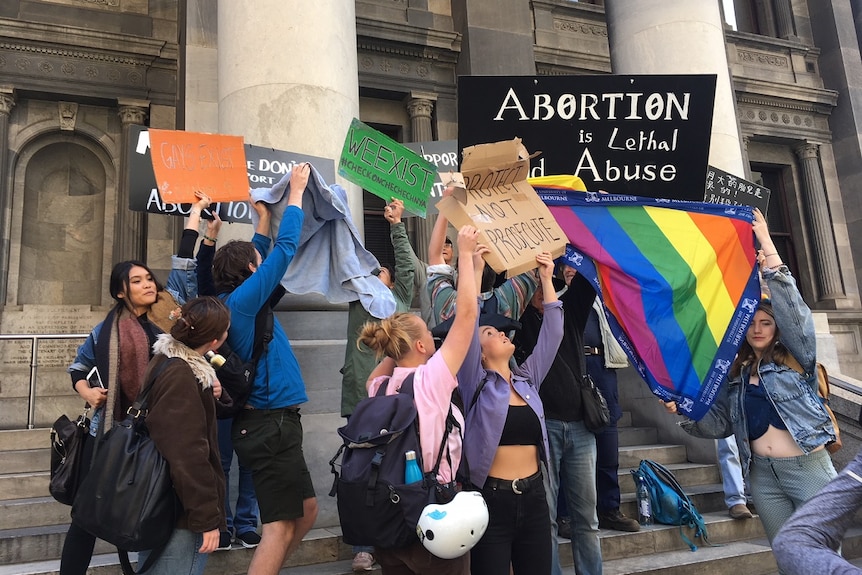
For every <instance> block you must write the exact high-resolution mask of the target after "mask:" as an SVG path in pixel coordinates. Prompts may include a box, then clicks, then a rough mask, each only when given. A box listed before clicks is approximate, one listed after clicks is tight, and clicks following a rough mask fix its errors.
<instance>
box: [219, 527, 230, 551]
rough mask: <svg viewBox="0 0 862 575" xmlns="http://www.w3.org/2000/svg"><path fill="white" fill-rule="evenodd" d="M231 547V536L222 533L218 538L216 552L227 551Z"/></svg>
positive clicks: (225, 532) (226, 532)
mask: <svg viewBox="0 0 862 575" xmlns="http://www.w3.org/2000/svg"><path fill="white" fill-rule="evenodd" d="M230 545H231V536H230V532H228V531H222V532H221V533H219V536H218V547H216V551H228V550H230Z"/></svg>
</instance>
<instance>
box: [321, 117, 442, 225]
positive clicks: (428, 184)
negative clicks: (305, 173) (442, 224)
mask: <svg viewBox="0 0 862 575" xmlns="http://www.w3.org/2000/svg"><path fill="white" fill-rule="evenodd" d="M338 173H339V175H341V176H343V177H345V178H347V179H348V180H350V181H351V182H353V183H354V184H356V185H358V186H362V187H363V188H365V189H366V190H368V191H369V192H371V193H372V194H374V195H375V196H379V197H381V198H383V199H384V200H386V201H389V200H391V199H392V198H397V199H399V200H401V201H403V202H404V208H405V209H406V210H407V211H409V212H411V213H414V214H416V215H418V216H421V217H423V218H424V217H425V210H426V208H427V206H428V198H429V196H430V195H431V189H432V188H433V186H434V176H435V175H436V170H435V169H434V164H432V163H431V162H428V161H427V160H425V159H424V158H422V156H420V155H418V154H417V153H416V152H413V151H412V150H410V149H408V148H406V147H404V146H403V145H401V144H399V143H398V142H396V141H395V140H393V139H392V138H390V137H389V136H386V135H385V134H381V133H380V132H378V131H377V130H375V129H374V128H372V127H370V126H367V125H365V124H363V123H362V122H360V121H359V120H357V119H356V118H354V119H353V122H351V123H350V129H349V130H348V131H347V137H346V138H345V139H344V149H342V150H341V158H340V159H339V161H338Z"/></svg>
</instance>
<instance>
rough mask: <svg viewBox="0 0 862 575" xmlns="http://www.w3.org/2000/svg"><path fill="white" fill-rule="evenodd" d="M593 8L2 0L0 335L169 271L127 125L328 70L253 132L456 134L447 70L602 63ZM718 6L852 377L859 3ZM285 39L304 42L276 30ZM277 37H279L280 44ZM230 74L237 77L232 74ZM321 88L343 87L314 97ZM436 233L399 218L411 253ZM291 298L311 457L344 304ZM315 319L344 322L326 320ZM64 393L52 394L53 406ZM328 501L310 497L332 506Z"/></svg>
mask: <svg viewBox="0 0 862 575" xmlns="http://www.w3.org/2000/svg"><path fill="white" fill-rule="evenodd" d="M605 1H606V2H607V3H608V4H611V3H612V2H614V1H616V2H619V1H620V0H605ZM623 1H624V2H625V8H626V10H628V11H630V12H632V13H635V14H636V13H637V11H638V10H639V9H644V8H642V7H639V4H641V2H639V0H623ZM689 1H691V0H689ZM694 1H696V2H713V1H714V2H719V0H694ZM604 3H605V2H603V1H602V0H595V1H593V2H576V1H570V0H532V1H531V2H527V1H526V0H356V1H355V2H353V5H352V6H350V4H349V0H320V1H319V2H313V3H307V4H309V5H311V6H306V3H304V2H302V1H301V0H284V1H281V0H272V1H269V0H267V1H264V0H256V1H255V2H254V3H247V4H246V3H237V2H236V1H235V0H221V5H220V4H219V0H4V1H3V2H2V4H0V305H2V306H3V307H2V310H0V332H2V333H6V334H9V333H82V332H86V331H88V330H89V329H90V328H91V327H92V326H93V325H94V324H95V323H96V322H97V321H99V320H100V319H101V318H102V317H104V314H105V312H106V310H107V309H108V306H109V305H110V298H109V296H108V293H107V279H108V277H109V274H110V270H111V267H112V265H113V263H115V262H117V261H120V260H123V259H132V258H136V259H143V260H145V261H147V262H148V263H149V264H150V265H151V266H152V267H153V268H155V269H156V270H158V271H161V272H163V273H166V271H167V268H168V267H169V261H170V259H169V256H170V254H171V253H172V251H173V250H174V249H175V245H176V239H177V237H178V232H179V228H180V226H181V222H180V221H179V219H178V218H171V217H168V216H156V215H144V214H141V213H137V212H130V211H129V210H128V209H126V206H127V205H128V174H127V168H126V163H127V160H126V158H125V156H124V154H126V153H127V150H128V142H127V138H128V127H129V126H130V125H133V124H142V125H147V126H151V127H157V128H169V129H173V128H177V129H187V130H192V131H206V132H219V131H232V130H234V129H235V128H234V126H237V125H244V124H243V123H244V122H246V123H251V122H252V121H256V119H255V118H253V117H251V116H253V115H260V114H257V111H255V110H253V106H252V105H251V104H249V106H247V108H248V109H245V107H244V106H243V105H242V104H241V103H237V102H236V101H235V99H233V98H234V96H235V95H236V94H250V93H251V92H252V90H253V85H254V84H255V82H257V83H258V84H262V85H266V84H267V82H269V83H270V85H271V90H272V91H271V92H268V93H267V94H266V95H264V96H256V97H258V98H261V97H263V98H270V99H271V100H272V102H273V106H276V105H278V102H279V101H280V100H281V99H282V94H280V93H276V91H277V90H278V89H279V88H278V86H279V85H287V84H291V83H293V84H302V82H301V81H297V79H296V78H295V77H291V75H290V72H291V70H300V71H301V74H300V75H306V76H313V75H315V74H317V75H322V76H323V75H325V73H326V72H327V70H330V69H331V70H333V71H334V72H333V73H332V74H331V76H333V77H329V78H315V79H314V80H313V81H312V80H309V82H308V84H309V85H311V84H314V86H311V87H309V85H306V86H304V87H303V89H302V90H300V91H299V92H298V93H299V94H300V95H299V96H298V101H299V102H301V103H302V105H303V106H304V107H305V108H304V109H307V114H309V115H312V116H315V117H316V118H318V119H320V118H330V123H331V124H333V125H332V126H324V127H323V128H319V127H317V126H314V125H313V124H312V123H310V122H309V121H308V119H307V118H303V117H302V116H303V115H304V114H305V113H306V112H304V111H299V112H297V111H296V110H292V109H290V107H289V105H285V107H283V108H280V109H278V110H276V112H275V118H276V121H273V120H272V119H270V120H268V121H269V122H270V124H271V126H269V127H270V128H271V130H263V129H261V127H260V126H256V127H255V130H254V133H255V134H260V135H259V136H256V137H259V138H260V139H261V140H266V141H252V140H250V139H248V138H249V137H248V136H247V141H248V143H252V144H258V145H268V146H274V147H281V148H283V149H290V150H291V151H295V152H299V153H307V154H314V155H318V156H323V157H332V158H335V157H337V152H338V150H340V146H341V141H338V137H337V134H338V133H339V130H340V131H341V136H340V137H342V138H343V133H344V132H345V131H346V127H347V122H343V117H347V118H349V117H350V116H352V115H357V117H359V118H360V119H361V120H362V121H363V122H365V123H367V124H370V125H372V126H374V127H376V128H378V129H380V130H381V131H384V132H385V133H387V134H388V135H390V136H392V137H393V138H395V139H397V140H399V141H404V142H408V141H429V140H454V139H456V137H457V117H456V94H457V83H458V82H457V78H458V76H459V75H468V74H507V75H534V74H538V75H571V74H575V75H578V74H606V73H610V72H611V71H612V68H611V57H610V43H609V34H608V29H609V27H611V28H612V27H613V25H614V22H609V21H608V16H606V10H605V6H604ZM345 4H347V6H345ZM666 4H667V5H668V6H670V5H672V4H673V3H672V2H668V3H666ZM721 6H722V14H723V16H724V19H725V25H724V28H725V49H726V54H727V61H728V65H729V70H730V77H731V81H732V88H733V91H734V95H735V105H736V118H737V122H738V129H739V134H740V136H741V140H742V142H743V148H744V149H743V150H742V153H743V157H744V158H745V161H746V163H747V168H748V169H747V170H746V173H745V174H740V175H742V176H744V177H746V179H749V180H753V181H757V182H762V183H763V184H764V185H765V186H767V187H769V188H770V189H771V190H772V200H771V203H770V210H769V219H770V226H771V228H772V230H773V231H774V232H775V235H776V237H777V238H778V247H779V250H780V251H781V252H782V255H783V256H784V257H785V261H787V262H788V263H789V264H790V265H791V267H792V268H793V270H794V273H795V274H796V276H797V277H798V279H799V284H800V288H801V290H802V293H803V295H804V296H805V298H806V301H807V302H808V303H809V304H810V305H811V307H812V308H814V309H816V310H818V311H822V312H824V314H825V316H824V317H825V318H828V324H829V328H828V330H829V332H831V334H832V337H833V339H834V342H835V348H836V350H837V355H838V357H837V360H838V361H839V362H840V368H841V371H842V372H843V373H845V374H847V375H850V376H853V377H857V378H860V379H862V357H860V354H859V350H860V347H862V305H860V296H859V283H860V277H862V202H860V199H859V198H860V195H859V193H858V191H857V190H858V189H860V187H862V186H860V184H862V137H860V133H862V57H860V43H859V39H860V38H862V29H860V27H862V0H851V1H850V2H847V0H810V1H806V0H724V1H723V2H721ZM263 7H265V8H266V9H264V8H263ZM667 9H668V10H670V9H671V8H670V7H668V8H667ZM297 12H299V13H301V15H302V17H295V15H296V14H297ZM315 17H317V18H318V20H317V21H314V22H311V23H309V18H311V19H312V20H313V18H315ZM240 21H242V22H241V25H240ZM854 22H857V23H858V24H857V25H856V26H857V27H856V28H854ZM255 27H256V28H255ZM254 29H258V30H260V31H261V32H260V35H261V36H263V37H266V38H271V40H272V41H271V53H268V54H266V53H261V54H257V55H255V54H254V53H252V52H250V51H251V50H258V49H259V46H260V44H258V43H256V42H258V41H259V39H258V38H252V36H253V35H254V34H253V32H249V31H250V30H254ZM237 30H241V31H242V35H240V33H239V32H237ZM296 34H299V35H301V36H302V40H303V43H302V44H300V43H291V42H289V40H287V39H284V38H287V37H289V36H292V35H296ZM237 35H239V37H236V36H237ZM243 35H244V36H243ZM351 36H352V37H351ZM280 42H283V43H284V44H285V45H287V46H288V47H289V48H291V49H290V50H286V51H281V50H280V49H279V47H280ZM262 45H265V43H263V44H262ZM244 49H245V50H247V51H246V52H243V50H244ZM339 50H340V51H341V52H339ZM345 54H349V55H350V56H351V57H349V58H348V57H345ZM256 56H257V57H256ZM680 57H684V55H680ZM353 58H355V60H354V59H353ZM270 60H272V61H270ZM237 66H239V67H242V70H241V71H242V72H247V73H249V74H246V76H251V77H250V79H249V78H248V77H244V78H243V79H242V82H244V84H242V85H241V86H238V82H239V80H237V79H236V77H238V76H241V74H240V73H239V72H238V71H237ZM256 72H257V73H259V74H260V78H261V79H260V80H256V79H255V77H254V73H256ZM335 72H337V73H335ZM298 74H299V73H298ZM324 84H325V85H326V86H324V87H323V88H321V87H320V86H323V85H324ZM332 86H335V88H332ZM312 88H314V89H312ZM351 92H352V93H351ZM332 93H337V94H338V95H337V97H336V98H335V99H334V100H332V101H330V102H329V103H328V104H326V105H324V104H322V103H321V102H323V99H325V98H328V97H330V96H329V95H330V94H332ZM241 97H245V96H241ZM252 99H253V98H252ZM341 101H343V104H341V103H338V102H341ZM331 102H336V103H331ZM244 113H245V114H247V115H246V116H243V114H244ZM333 116H334V117H335V119H334V120H333V119H332V118H333ZM279 118H283V119H284V122H285V124H287V123H290V124H292V125H293V124H298V125H299V126H301V127H302V128H303V129H304V130H305V133H304V134H302V135H301V136H299V135H298V134H297V133H295V132H292V133H291V134H290V135H291V137H290V138H287V142H285V141H284V140H285V137H284V135H283V134H282V135H281V136H279V134H277V133H275V134H272V133H270V132H279V130H281V131H282V132H285V131H287V130H288V129H287V128H283V129H282V127H281V126H279V125H278V121H277V120H278V119H279ZM288 118H289V121H288ZM321 132H322V135H321ZM333 134H336V135H333ZM324 137H325V138H328V140H327V141H319V140H321V139H324ZM309 148H313V149H309ZM351 208H352V210H353V213H354V216H355V219H357V220H360V222H359V223H360V226H361V227H364V230H365V234H366V240H367V244H368V245H369V246H370V247H371V248H372V249H373V250H383V249H384V247H385V245H386V244H387V242H388V226H387V225H386V224H385V222H384V221H383V219H382V217H381V215H382V202H381V201H380V200H378V199H377V198H375V197H373V196H371V195H369V194H367V193H365V194H363V193H362V192H361V191H359V190H355V189H354V190H351ZM358 214H363V215H364V218H359V217H358ZM430 227H431V226H430V222H424V221H416V220H414V221H410V222H409V223H408V229H409V230H410V232H411V234H412V236H413V239H414V245H415V246H416V247H417V251H418V252H419V253H420V255H424V252H425V248H424V246H425V245H426V244H427V236H428V233H429V231H430ZM248 233H250V231H248V230H236V229H234V230H230V231H228V232H227V235H228V236H232V237H245V236H247V235H248ZM285 307H286V308H287V309H286V310H285V311H284V314H287V315H283V316H282V318H281V319H282V321H283V322H284V321H287V322H288V323H289V325H288V330H289V332H290V335H291V338H292V339H293V340H294V341H296V342H297V346H296V349H297V354H298V356H299V357H300V360H301V362H302V364H303V370H304V373H305V376H306V380H307V381H308V382H309V389H310V395H311V396H312V401H311V403H310V404H309V408H308V410H307V411H308V413H309V416H310V417H308V418H307V419H306V420H304V422H306V429H307V433H309V434H312V435H313V434H315V433H320V434H321V436H325V437H326V440H325V441H324V442H322V444H321V445H322V446H321V447H317V446H315V448H317V449H320V451H321V453H320V454H319V455H320V457H319V459H321V460H323V459H324V458H328V457H327V456H328V455H330V454H331V453H329V449H330V447H331V446H332V445H334V443H333V439H332V436H333V435H334V434H332V433H331V431H332V429H334V428H335V427H337V426H338V425H339V424H340V423H341V421H340V418H339V417H338V409H339V407H338V393H339V389H340V387H339V386H340V375H339V374H338V372H337V367H338V366H339V365H340V357H341V354H342V353H343V343H341V344H339V343H335V344H332V342H333V340H335V341H336V342H338V341H340V340H343V338H344V335H343V333H342V331H343V326H344V325H345V324H344V323H343V319H335V320H333V321H332V322H330V321H328V320H327V321H321V319H320V318H321V315H322V314H326V315H328V316H331V317H333V318H343V316H344V315H345V314H344V311H343V310H342V309H339V308H333V307H332V306H328V305H326V304H325V303H324V302H320V301H318V300H315V299H313V298H298V299H293V300H291V299H290V298H288V300H287V304H286V306H285ZM291 314H293V315H291ZM322 325H332V326H336V327H335V328H333V329H332V330H331V331H329V332H327V331H325V330H322V329H321V326H322ZM339 330H341V331H339ZM26 345H29V344H25V343H22V342H16V343H10V342H2V343H0V361H2V362H4V364H5V366H6V369H4V370H2V375H0V421H3V425H4V426H8V425H11V426H20V425H21V421H22V420H21V417H22V416H21V414H22V413H23V412H25V411H26V406H27V401H26V400H27V397H26V396H27V386H26V384H25V383H21V382H20V380H21V379H22V378H26V376H27V374H28V373H29V365H28V360H27V356H26V353H25V352H26V351H27V350H26V349H24V347H22V346H26ZM44 345H45V348H44V350H45V353H44V361H45V364H44V365H40V370H42V371H40V376H39V385H41V386H42V387H41V388H40V390H39V395H40V396H43V397H46V398H48V399H46V400H45V401H43V402H42V403H41V404H38V408H37V413H36V420H37V421H38V422H40V423H41V424H45V423H46V422H48V421H51V420H52V419H53V417H56V413H57V411H58V410H62V409H64V408H65V407H66V406H68V405H70V403H69V401H73V400H74V398H72V396H71V393H72V392H71V388H70V386H69V385H68V380H67V379H66V378H65V376H64V375H63V369H62V368H63V366H65V365H66V364H67V363H68V361H69V359H70V357H71V353H73V351H74V345H75V343H74V342H67V343H63V342H60V343H57V342H54V343H51V344H44ZM339 345H340V346H341V347H340V348H339ZM322 358H323V360H322ZM64 394H65V395H66V400H63V399H58V397H59V396H63V395H64ZM307 443H308V442H307ZM318 471H321V472H323V473H325V472H326V471H327V470H324V469H323V468H322V466H321V469H319V470H318ZM331 514H332V509H329V508H326V509H324V512H323V517H324V518H325V517H327V516H328V517H329V518H330V519H331Z"/></svg>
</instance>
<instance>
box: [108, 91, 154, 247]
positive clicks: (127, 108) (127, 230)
mask: <svg viewBox="0 0 862 575" xmlns="http://www.w3.org/2000/svg"><path fill="white" fill-rule="evenodd" d="M117 102H118V104H119V105H120V121H121V122H122V123H123V128H122V130H123V133H122V137H121V138H120V181H119V182H118V185H117V211H116V219H115V220H114V261H113V264H116V263H117V262H122V261H126V260H139V261H144V262H145V261H147V260H146V257H147V254H146V250H145V246H146V245H147V238H146V219H145V216H146V214H144V213H143V212H133V211H132V210H130V209H129V130H130V126H132V125H143V124H144V123H145V122H146V120H147V115H148V114H149V108H150V104H149V102H145V101H141V100H123V99H120V100H118V101H117Z"/></svg>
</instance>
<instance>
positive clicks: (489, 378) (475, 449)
mask: <svg viewBox="0 0 862 575" xmlns="http://www.w3.org/2000/svg"><path fill="white" fill-rule="evenodd" d="M562 339H563V304H562V303H561V302H554V303H550V304H545V315H544V321H543V322H542V328H541V330H540V331H539V338H538V341H537V342H536V347H535V348H534V349H533V353H532V354H531V355H530V356H529V357H528V358H527V359H526V360H525V361H524V363H522V364H521V365H519V366H516V367H515V368H514V369H513V370H512V383H513V385H514V388H515V391H516V392H517V393H518V395H520V396H521V398H522V399H523V400H524V401H526V402H527V405H529V406H530V407H531V408H532V409H533V411H535V412H536V415H537V416H538V418H539V422H540V423H541V425H542V439H543V445H542V446H541V447H540V449H539V451H540V453H541V457H542V461H544V462H547V453H548V430H547V429H546V427H545V410H544V409H543V408H542V400H541V399H540V398H539V386H540V385H541V384H542V381H544V379H545V376H546V375H547V373H548V370H549V369H551V364H553V363H554V357H556V355H557V348H559V347H560V341H562ZM483 380H484V381H485V385H484V386H483V387H482V389H481V391H480V392H479V395H478V397H475V401H474V396H476V391H477V390H478V389H479V385H480V383H481V382H482V381H483ZM458 387H459V388H460V390H461V397H462V398H463V400H464V409H465V410H466V411H467V422H466V425H467V427H466V429H465V430H464V456H465V457H466V459H467V464H468V469H469V473H470V482H471V483H473V484H474V485H476V486H478V487H482V486H483V485H484V484H485V480H486V479H487V478H488V470H489V469H491V463H492V462H493V461H494V454H495V453H496V452H497V447H498V445H499V444H500V437H501V436H502V434H503V426H504V425H505V423H506V414H507V413H508V409H509V383H508V382H507V381H506V380H505V379H503V378H502V377H501V376H500V374H499V373H497V372H496V371H486V370H485V368H483V367H482V349H481V347H480V346H479V332H478V330H476V331H475V332H474V335H473V341H472V342H471V343H470V349H469V350H468V351H467V357H466V358H465V359H464V363H463V364H462V365H461V370H460V371H459V372H458ZM471 406H472V407H471Z"/></svg>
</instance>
